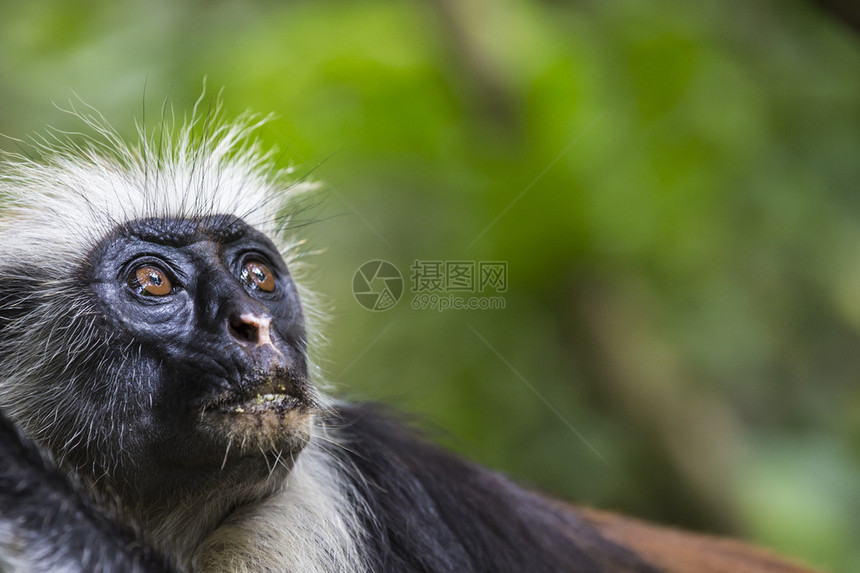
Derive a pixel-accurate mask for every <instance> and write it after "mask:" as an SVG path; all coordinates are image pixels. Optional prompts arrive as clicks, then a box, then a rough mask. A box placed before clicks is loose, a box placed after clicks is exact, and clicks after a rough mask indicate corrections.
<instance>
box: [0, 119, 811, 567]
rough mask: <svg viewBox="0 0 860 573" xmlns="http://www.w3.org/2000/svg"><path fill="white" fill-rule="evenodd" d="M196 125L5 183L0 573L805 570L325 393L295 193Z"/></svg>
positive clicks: (244, 136)
mask: <svg viewBox="0 0 860 573" xmlns="http://www.w3.org/2000/svg"><path fill="white" fill-rule="evenodd" d="M212 125H213V123H212V122H209V123H207V126H208V127H207V128H206V129H203V130H202V131H203V132H204V133H202V135H201V134H198V135H193V134H194V132H195V122H191V125H190V126H187V127H185V128H183V129H180V130H177V132H176V133H175V134H174V135H172V136H169V135H167V136H165V137H166V139H165V140H164V141H160V143H159V144H155V143H153V141H152V139H151V138H147V137H146V136H143V137H142V138H141V142H140V143H138V144H136V145H135V146H128V145H125V144H123V143H121V142H120V140H119V138H118V137H117V136H116V135H115V134H114V133H113V132H111V131H110V130H108V129H106V128H98V129H100V135H99V138H100V141H101V143H93V144H92V145H90V146H88V147H87V146H84V147H77V146H75V145H73V144H71V143H66V144H55V145H51V146H45V147H44V148H43V149H41V152H42V155H43V157H42V159H40V160H39V161H38V162H37V161H34V160H31V159H27V158H17V159H15V160H11V161H8V162H7V163H6V165H5V166H4V167H3V168H2V174H0V193H2V196H3V199H2V205H0V209H2V213H0V253H2V254H0V410H2V416H0V570H2V571H4V572H8V573H12V572H15V573H21V572H28V573H29V572H68V573H78V572H101V573H107V572H154V571H182V572H230V573H236V572H285V571H292V572H301V573H305V572H339V573H349V572H365V571H374V572H376V571H380V572H381V571H393V572H394V571H396V572H406V571H432V572H442V571H450V572H466V571H517V572H519V571H522V572H545V571H546V572H549V571H566V572H582V573H586V572H587V573H597V572H607V573H609V572H613V573H614V572H619V573H621V572H623V573H656V572H660V571H663V572H676V573H708V572H711V573H716V572H724V573H728V572H732V573H738V572H742V571H762V572H765V571H767V572H773V573H776V572H800V571H805V569H803V568H801V567H798V566H795V565H790V564H788V563H785V562H783V561H780V560H778V559H775V558H773V557H771V556H768V555H766V554H765V553H764V552H761V551H759V550H756V549H751V548H748V547H746V546H743V545H741V544H738V543H735V542H731V541H724V540H716V539H711V538H706V537H701V536H695V535H690V534H684V533H680V532H676V531H671V530H667V529H661V528H658V527H655V526H651V525H646V524H644V523H640V522H638V521H634V520H629V519H625V518H621V517H615V516H612V515H609V514H602V513H597V512H594V511H590V510H585V509H579V508H576V507H574V506H570V505H567V504H565V503H562V502H559V501H555V500H552V499H549V498H546V497H543V496H541V495H540V494H537V493H534V492H532V491H528V490H526V489H523V488H521V487H519V486H517V485H516V484H514V483H512V482H511V481H510V480H508V479H507V478H505V477H504V476H502V475H500V474H498V473H495V472H492V471H489V470H487V469H484V468H482V467H479V466H476V465H474V464H471V463H469V462H467V461H465V460H463V459H461V458H459V457H457V456H455V455H452V454H450V453H447V452H445V451H443V450H441V449H439V448H437V447H435V446H433V445H431V444H429V443H427V442H425V441H422V440H421V439H419V438H417V437H416V436H415V435H414V434H413V433H412V432H411V431H410V430H409V429H408V428H407V427H406V426H404V425H403V424H401V423H400V422H398V421H397V420H396V419H395V418H394V417H392V416H390V415H388V414H386V413H384V412H382V411H380V409H379V408H378V407H374V406H372V405H361V404H349V403H344V402H340V401H337V400H334V399H332V398H330V397H329V396H327V395H326V394H325V393H324V392H323V391H322V390H321V389H320V386H319V382H318V380H319V376H318V374H316V373H315V370H314V368H313V365H312V364H311V362H310V361H309V359H308V349H309V348H311V347H312V345H313V344H314V340H315V339H314V335H315V333H316V330H315V327H314V318H315V317H314V315H313V313H312V311H311V310H309V309H312V308H313V305H312V304H310V305H309V304H308V301H309V300H310V297H309V294H308V293H307V292H305V291H304V290H303V289H302V286H301V281H298V280H295V277H296V276H297V273H298V272H299V271H300V264H299V261H298V260H297V258H296V250H297V246H298V243H297V242H296V241H295V240H294V239H293V238H292V237H291V236H290V231H289V230H288V229H289V227H288V226H287V225H285V224H284V219H283V214H284V212H285V211H284V210H285V209H286V212H288V211H289V200H290V198H291V197H292V196H294V195H296V194H298V193H300V192H301V191H302V190H303V189H304V188H305V187H307V184H305V183H297V184H292V185H291V184H289V183H286V182H285V180H284V177H283V176H282V174H279V173H277V172H274V171H273V168H272V165H271V162H270V161H269V159H268V156H267V155H266V154H265V153H263V152H261V150H260V148H259V147H258V146H257V144H255V143H254V142H253V139H252V137H251V131H252V129H253V127H254V126H253V125H251V124H250V123H249V122H240V123H237V124H230V123H220V124H214V127H213V126H212ZM197 127H200V123H199V122H198V124H197ZM198 131H199V130H198Z"/></svg>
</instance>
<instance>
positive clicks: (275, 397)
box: [215, 393, 309, 414]
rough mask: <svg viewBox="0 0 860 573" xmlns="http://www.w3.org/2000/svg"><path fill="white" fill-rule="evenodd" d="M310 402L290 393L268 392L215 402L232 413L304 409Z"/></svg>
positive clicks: (220, 407)
mask: <svg viewBox="0 0 860 573" xmlns="http://www.w3.org/2000/svg"><path fill="white" fill-rule="evenodd" d="M308 406H309V404H308V403H307V402H306V401H305V400H302V399H301V398H298V397H296V396H291V395H289V394H277V393H266V394H257V395H256V396H253V397H251V398H244V399H240V400H236V401H227V402H221V403H218V404H215V408H216V409H217V410H218V411H219V412H224V413H232V414H264V413H269V412H275V413H285V412H288V411H291V410H304V409H306V408H307V407H308Z"/></svg>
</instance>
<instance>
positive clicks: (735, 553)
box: [578, 508, 815, 573]
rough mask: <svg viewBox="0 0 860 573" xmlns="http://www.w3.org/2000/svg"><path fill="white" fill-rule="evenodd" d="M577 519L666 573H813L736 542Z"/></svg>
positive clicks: (604, 516) (613, 520)
mask: <svg viewBox="0 0 860 573" xmlns="http://www.w3.org/2000/svg"><path fill="white" fill-rule="evenodd" d="M578 512H579V514H580V516H581V517H582V518H583V519H585V520H586V521H587V522H588V523H590V524H591V525H592V526H594V527H596V528H597V529H598V530H599V531H600V532H601V533H602V534H603V535H605V536H606V537H608V538H609V539H611V540H612V541H615V542H616V543H619V544H621V545H624V546H625V547H628V548H629V549H631V550H633V551H635V552H637V553H639V554H640V555H641V556H642V557H644V558H645V559H647V560H649V561H651V562H652V563H653V564H654V565H657V566H659V567H661V568H663V570H664V571H666V573H814V572H815V570H814V569H809V568H807V567H803V566H800V565H797V564H796V563H792V562H790V561H787V560H785V559H782V558H779V557H776V556H774V555H773V554H771V553H770V552H768V551H765V550H763V549H759V548H756V547H750V546H749V545H746V544H744V543H741V542H739V541H734V540H731V539H723V538H719V537H711V536H707V535H698V534H694V533H688V532H684V531H678V530H675V529H671V528H668V527H660V526H657V525H652V524H650V523H645V522H643V521H639V520H636V519H631V518H629V517H622V516H619V515H614V514H612V513H607V512H603V511H597V510H593V509H584V508H583V509H579V510H578Z"/></svg>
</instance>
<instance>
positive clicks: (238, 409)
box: [198, 393, 316, 462]
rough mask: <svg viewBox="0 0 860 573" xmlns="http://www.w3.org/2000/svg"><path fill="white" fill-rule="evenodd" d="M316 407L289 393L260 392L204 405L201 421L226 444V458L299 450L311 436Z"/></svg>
mask: <svg viewBox="0 0 860 573" xmlns="http://www.w3.org/2000/svg"><path fill="white" fill-rule="evenodd" d="M315 411H316V408H314V407H313V406H312V405H310V404H308V403H307V402H306V401H304V400H302V399H300V398H296V397H294V396H290V395H288V394H278V393H266V394H256V395H255V396H253V397H251V398H244V399H240V400H235V401H221V402H219V403H215V404H212V405H211V406H210V407H208V408H206V409H204V410H203V411H202V412H201V413H200V416H199V418H198V423H199V424H200V426H201V428H202V429H203V430H204V432H205V433H206V434H208V436H209V438H210V439H211V440H214V441H216V442H220V443H221V444H222V445H223V446H224V448H225V454H224V461H225V462H227V461H228V460H230V459H236V458H242V457H259V456H260V454H261V453H262V454H264V455H265V454H268V453H273V454H275V455H278V456H280V455H281V454H283V455H289V454H297V453H298V452H300V451H301V450H302V449H303V448H304V447H305V446H306V445H307V444H308V442H309V441H310V439H311V428H312V427H313V419H314V413H315Z"/></svg>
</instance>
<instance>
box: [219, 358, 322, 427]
mask: <svg viewBox="0 0 860 573" xmlns="http://www.w3.org/2000/svg"><path fill="white" fill-rule="evenodd" d="M316 408H317V403H316V401H315V400H314V399H313V397H312V396H311V391H310V382H308V380H307V379H306V378H305V377H303V376H300V375H298V374H297V373H295V372H294V371H293V370H290V369H286V368H274V369H272V370H270V371H267V372H265V373H263V372H256V373H255V375H254V376H252V377H250V378H248V379H244V380H242V381H241V382H239V383H238V384H235V385H234V386H233V388H231V389H230V390H227V391H225V392H221V393H220V394H218V395H216V396H215V397H213V398H212V399H210V400H208V401H206V403H205V404H204V405H203V409H202V413H203V414H205V413H206V412H207V411H208V412H218V413H221V414H234V415H237V416H241V415H255V414H256V415H272V414H274V415H281V416H283V415H285V414H287V413H289V412H296V413H300V412H306V411H310V410H313V409H316Z"/></svg>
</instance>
